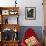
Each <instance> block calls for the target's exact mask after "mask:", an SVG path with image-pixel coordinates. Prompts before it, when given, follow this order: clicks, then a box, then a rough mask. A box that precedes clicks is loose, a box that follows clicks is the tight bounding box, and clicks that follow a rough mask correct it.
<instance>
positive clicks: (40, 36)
mask: <svg viewBox="0 0 46 46" xmlns="http://www.w3.org/2000/svg"><path fill="white" fill-rule="evenodd" d="M28 28H32V29H33V30H34V32H36V34H37V37H38V39H39V41H40V42H41V43H43V30H42V26H21V27H20V32H19V40H20V42H21V40H22V38H23V36H24V33H25V31H26V30H27V29H28Z"/></svg>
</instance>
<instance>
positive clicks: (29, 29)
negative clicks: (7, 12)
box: [21, 28, 41, 46]
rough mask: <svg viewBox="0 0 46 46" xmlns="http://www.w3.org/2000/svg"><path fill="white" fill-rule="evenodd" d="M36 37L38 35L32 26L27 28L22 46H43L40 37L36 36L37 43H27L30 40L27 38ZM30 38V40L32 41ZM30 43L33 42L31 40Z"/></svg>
mask: <svg viewBox="0 0 46 46" xmlns="http://www.w3.org/2000/svg"><path fill="white" fill-rule="evenodd" d="M32 37H33V38H34V39H35V38H36V37H37V35H36V33H35V32H34V31H33V30H32V28H28V29H27V30H26V32H25V35H24V37H23V38H22V42H21V46H41V44H40V42H39V41H38V39H37V38H36V41H37V42H36V44H35V45H27V44H28V43H29V42H27V41H26V40H27V39H28V40H29V39H30V38H31V39H30V40H32V39H33V38H32ZM30 40H29V41H30ZM25 41H26V42H27V43H26V42H25ZM30 44H31V42H30Z"/></svg>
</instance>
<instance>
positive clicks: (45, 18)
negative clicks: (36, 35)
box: [43, 0, 46, 46]
mask: <svg viewBox="0 0 46 46" xmlns="http://www.w3.org/2000/svg"><path fill="white" fill-rule="evenodd" d="M43 6H44V36H45V37H44V38H45V46H46V0H44V1H43Z"/></svg>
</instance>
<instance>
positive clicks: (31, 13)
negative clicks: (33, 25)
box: [25, 7, 36, 20]
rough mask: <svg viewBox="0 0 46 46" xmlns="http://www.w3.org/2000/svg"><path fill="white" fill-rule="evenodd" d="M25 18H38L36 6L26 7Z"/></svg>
mask: <svg viewBox="0 0 46 46" xmlns="http://www.w3.org/2000/svg"><path fill="white" fill-rule="evenodd" d="M25 19H27V20H35V19H36V8H35V7H25Z"/></svg>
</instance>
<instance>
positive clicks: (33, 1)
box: [0, 0, 44, 26]
mask: <svg viewBox="0 0 46 46" xmlns="http://www.w3.org/2000/svg"><path fill="white" fill-rule="evenodd" d="M14 1H15V0H9V1H8V0H0V6H2V7H4V6H5V7H7V6H8V7H9V6H15V3H14ZM17 3H18V5H17V6H19V15H20V16H19V24H20V26H43V24H44V23H43V6H42V0H21V1H20V0H17ZM25 7H36V20H25ZM9 20H10V19H9Z"/></svg>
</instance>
